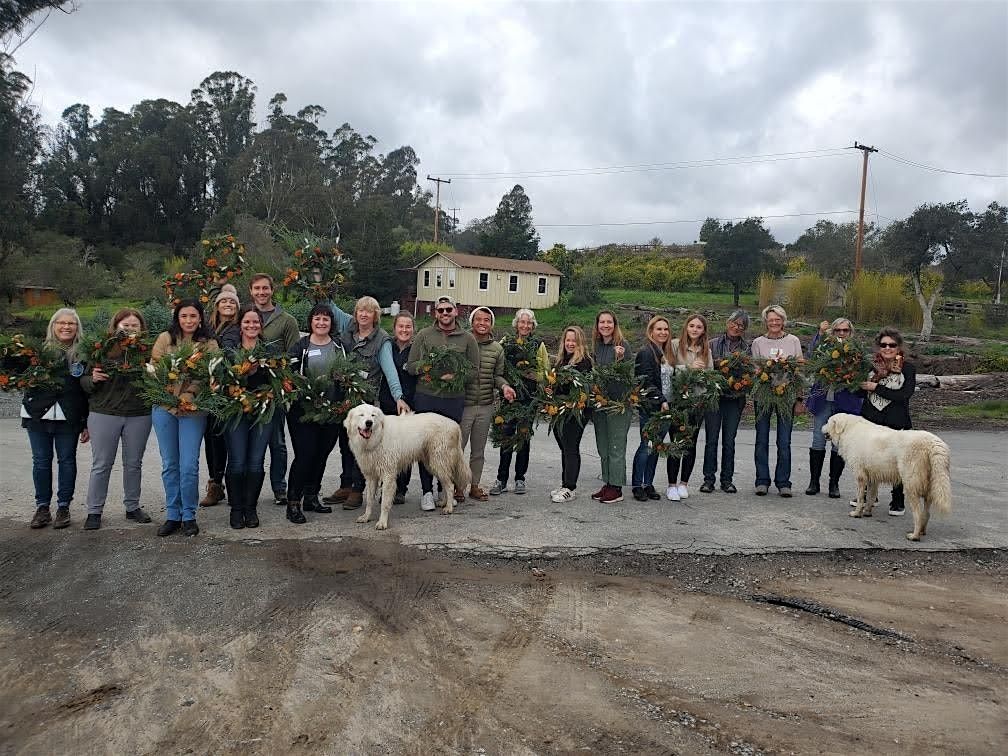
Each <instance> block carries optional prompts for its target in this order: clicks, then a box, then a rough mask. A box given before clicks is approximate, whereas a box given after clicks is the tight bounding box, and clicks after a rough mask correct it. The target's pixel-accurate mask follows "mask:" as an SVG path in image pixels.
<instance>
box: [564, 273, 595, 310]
mask: <svg viewBox="0 0 1008 756" xmlns="http://www.w3.org/2000/svg"><path fill="white" fill-rule="evenodd" d="M570 293H571V297H570V304H571V306H572V307H585V306H587V305H593V304H598V303H599V302H601V301H602V271H601V270H599V269H598V268H597V267H595V266H585V267H583V268H579V269H578V270H577V271H576V272H575V273H574V277H573V280H572V281H571V287H570Z"/></svg>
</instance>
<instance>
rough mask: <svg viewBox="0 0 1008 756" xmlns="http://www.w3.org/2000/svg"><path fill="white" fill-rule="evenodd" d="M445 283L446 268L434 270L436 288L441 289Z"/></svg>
mask: <svg viewBox="0 0 1008 756" xmlns="http://www.w3.org/2000/svg"><path fill="white" fill-rule="evenodd" d="M443 281H444V268H435V269H434V288H436V289H440V288H441V286H442V282H443Z"/></svg>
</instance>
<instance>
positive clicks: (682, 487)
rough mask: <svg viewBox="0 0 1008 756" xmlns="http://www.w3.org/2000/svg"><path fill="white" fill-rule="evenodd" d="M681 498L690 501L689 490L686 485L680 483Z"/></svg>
mask: <svg viewBox="0 0 1008 756" xmlns="http://www.w3.org/2000/svg"><path fill="white" fill-rule="evenodd" d="M679 498H680V499H688V498H689V489H688V488H687V487H686V484H685V483H680V484H679Z"/></svg>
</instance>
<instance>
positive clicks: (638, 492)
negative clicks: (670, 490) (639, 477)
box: [599, 486, 650, 501]
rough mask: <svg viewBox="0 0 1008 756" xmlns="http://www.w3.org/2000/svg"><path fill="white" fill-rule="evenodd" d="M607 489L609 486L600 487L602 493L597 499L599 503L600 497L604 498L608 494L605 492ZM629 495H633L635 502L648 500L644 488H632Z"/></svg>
mask: <svg viewBox="0 0 1008 756" xmlns="http://www.w3.org/2000/svg"><path fill="white" fill-rule="evenodd" d="M608 488H609V486H603V487H602V491H601V494H600V497H599V500H600V501H601V496H605V495H606V493H608V491H607V489H608ZM630 493H631V494H633V497H634V500H635V501H647V500H648V499H649V498H650V497H649V496H648V494H647V491H646V490H645V489H644V486H633V487H632V488H631V489H630Z"/></svg>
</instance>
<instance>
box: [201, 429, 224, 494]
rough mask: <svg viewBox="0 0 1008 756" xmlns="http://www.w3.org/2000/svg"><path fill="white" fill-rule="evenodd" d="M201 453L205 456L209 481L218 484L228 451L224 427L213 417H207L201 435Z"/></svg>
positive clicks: (222, 477)
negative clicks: (204, 428)
mask: <svg viewBox="0 0 1008 756" xmlns="http://www.w3.org/2000/svg"><path fill="white" fill-rule="evenodd" d="M203 452H204V453H205V454H206V465H207V470H209V472H210V479H211V480H214V481H216V482H218V483H220V482H221V481H222V480H224V471H225V470H226V469H227V461H228V449H227V438H226V437H225V434H224V425H223V423H221V421H220V420H218V419H217V418H215V417H214V416H213V415H209V416H207V424H206V431H205V432H204V433H203Z"/></svg>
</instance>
